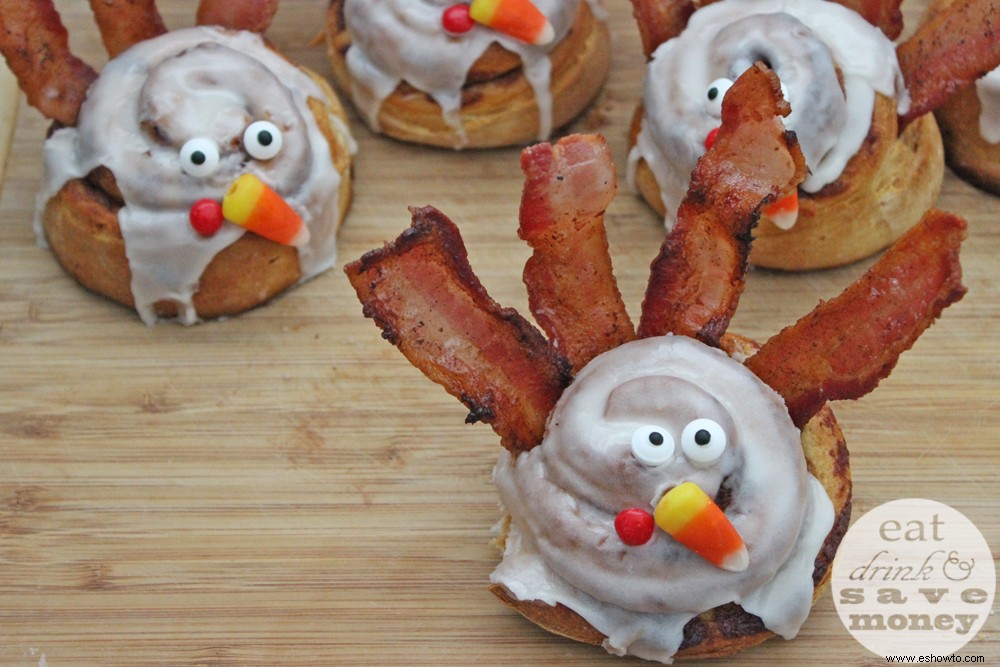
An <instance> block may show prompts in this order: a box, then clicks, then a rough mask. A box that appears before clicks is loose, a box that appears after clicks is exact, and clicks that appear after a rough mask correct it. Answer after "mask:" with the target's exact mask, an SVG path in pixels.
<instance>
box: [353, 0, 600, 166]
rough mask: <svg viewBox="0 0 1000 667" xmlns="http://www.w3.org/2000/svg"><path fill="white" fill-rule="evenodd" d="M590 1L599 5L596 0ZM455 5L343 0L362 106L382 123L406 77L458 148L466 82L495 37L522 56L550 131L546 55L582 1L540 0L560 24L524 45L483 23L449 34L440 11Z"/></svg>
mask: <svg viewBox="0 0 1000 667" xmlns="http://www.w3.org/2000/svg"><path fill="white" fill-rule="evenodd" d="M587 1H588V3H590V6H591V7H599V2H597V0H587ZM451 4H454V3H453V2H452V1H451V0H382V1H381V2H370V1H369V0H345V2H344V19H345V21H346V24H347V29H348V31H349V32H350V34H351V48H349V49H348V50H347V57H346V59H347V68H348V71H349V72H350V75H351V80H352V90H351V94H352V97H353V99H354V103H355V106H356V107H357V108H358V110H359V113H360V114H361V115H362V116H363V117H364V118H365V120H366V122H367V123H368V125H369V126H370V127H372V128H373V129H375V130H378V129H379V122H378V114H379V110H380V109H381V108H382V103H383V102H384V101H385V99H386V98H387V97H389V95H391V94H392V93H393V91H395V90H396V87H397V86H399V84H400V83H401V82H403V81H405V82H406V83H408V84H410V85H411V86H413V87H414V88H416V89H418V90H421V91H423V92H425V93H426V94H428V95H429V96H430V97H431V98H432V99H433V100H434V101H435V102H437V104H438V106H439V107H441V114H442V117H443V118H444V121H445V122H446V123H447V124H448V125H449V126H450V127H452V128H453V129H454V130H455V132H456V136H457V138H458V139H457V143H456V145H455V148H461V147H462V146H463V145H464V144H465V143H466V141H467V139H466V137H465V133H464V131H463V128H462V123H461V118H460V116H459V112H460V111H461V108H462V87H463V86H464V85H465V80H466V77H467V75H468V73H469V70H470V69H472V66H473V65H474V64H475V62H476V61H477V60H478V59H479V58H480V57H481V56H482V55H483V53H484V52H485V51H486V49H487V48H489V46H490V45H491V44H492V43H493V42H497V43H499V44H500V45H501V46H503V47H504V48H505V49H507V50H508V51H511V52H513V53H515V54H517V55H518V56H519V57H520V59H521V63H522V67H523V71H524V75H525V78H526V80H527V81H528V83H529V84H530V85H531V87H532V90H533V91H534V94H535V100H536V102H537V104H538V108H539V131H538V138H539V140H543V139H546V138H548V136H549V135H550V134H551V133H552V94H551V92H550V89H549V84H550V75H551V62H550V60H549V57H548V54H549V52H550V51H551V49H552V48H554V47H555V45H556V44H558V42H559V41H560V40H561V39H562V38H563V37H565V35H566V33H567V32H568V31H569V29H570V27H571V26H572V25H573V21H574V19H575V18H576V14H577V9H578V7H579V4H580V0H535V4H536V5H537V6H538V8H539V9H540V10H541V11H542V13H544V14H545V16H546V17H547V18H548V19H549V22H550V23H551V24H552V26H553V28H554V30H555V39H553V41H552V42H550V43H548V44H545V45H531V44H525V43H524V42H521V41H518V40H517V39H514V38H512V37H508V36H506V35H503V34H501V33H499V32H496V31H494V30H491V29H489V28H487V27H485V26H482V25H478V24H477V25H475V26H473V28H472V29H471V30H469V31H468V32H464V33H462V34H458V35H454V34H448V33H447V32H445V31H444V30H443V29H442V26H441V15H442V12H443V10H444V9H445V8H446V7H448V6H449V5H451ZM603 13H604V12H603V10H602V11H601V14H603ZM601 14H595V15H598V16H599V15H601Z"/></svg>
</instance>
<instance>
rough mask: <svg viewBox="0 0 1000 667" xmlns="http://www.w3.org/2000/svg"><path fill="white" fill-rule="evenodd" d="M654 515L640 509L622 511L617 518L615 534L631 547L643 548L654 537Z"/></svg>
mask: <svg viewBox="0 0 1000 667" xmlns="http://www.w3.org/2000/svg"><path fill="white" fill-rule="evenodd" d="M654 527H655V524H654V523H653V515H652V514H650V513H649V512H647V511H646V510H643V509H639V508H638V507H630V508H629V509H627V510H622V511H621V512H619V513H618V516H616V517H615V532H617V533H618V537H619V538H620V539H621V541H622V542H624V543H625V544H627V545H629V546H630V547H638V546H642V545H643V544H645V543H646V542H649V539H650V538H651V537H652V536H653V528H654Z"/></svg>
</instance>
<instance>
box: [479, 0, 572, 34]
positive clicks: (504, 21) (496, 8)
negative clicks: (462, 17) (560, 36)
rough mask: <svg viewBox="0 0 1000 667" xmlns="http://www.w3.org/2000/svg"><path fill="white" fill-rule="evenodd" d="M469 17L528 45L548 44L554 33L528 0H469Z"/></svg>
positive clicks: (533, 4)
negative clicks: (470, 0) (470, 1)
mask: <svg viewBox="0 0 1000 667" xmlns="http://www.w3.org/2000/svg"><path fill="white" fill-rule="evenodd" d="M469 16H470V17H471V18H472V20H473V21H475V22H476V23H481V24H482V25H485V26H487V27H489V28H492V29H493V30H496V31H497V32H502V33H504V34H505V35H510V36H511V37H513V38H514V39H519V40H521V41H522V42H526V43H528V44H548V43H549V42H551V41H552V40H553V39H554V38H555V36H556V35H555V30H553V28H552V24H551V23H549V20H548V19H547V18H545V14H543V13H542V12H541V11H539V9H538V7H536V6H535V3H533V2H531V0H472V4H471V5H469Z"/></svg>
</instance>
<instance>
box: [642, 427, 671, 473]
mask: <svg viewBox="0 0 1000 667" xmlns="http://www.w3.org/2000/svg"><path fill="white" fill-rule="evenodd" d="M632 454H633V455H635V458H637V459H639V462H640V463H643V464H645V465H648V466H657V465H660V464H661V463H665V462H666V461H668V460H669V459H670V457H671V456H673V455H674V437H673V436H672V435H670V433H668V432H667V430H666V429H664V428H661V427H659V426H642V427H640V428H637V429H636V430H635V433H633V434H632Z"/></svg>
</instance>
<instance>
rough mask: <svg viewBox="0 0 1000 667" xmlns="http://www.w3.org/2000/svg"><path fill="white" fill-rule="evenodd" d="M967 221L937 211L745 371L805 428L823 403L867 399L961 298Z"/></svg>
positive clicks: (751, 360)
mask: <svg viewBox="0 0 1000 667" xmlns="http://www.w3.org/2000/svg"><path fill="white" fill-rule="evenodd" d="M965 232H966V226H965V221H964V220H962V219H961V218H959V217H958V216H955V215H952V214H950V213H946V212H943V211H938V210H934V209H932V210H930V211H928V212H927V213H926V214H925V215H924V217H923V219H922V220H921V221H920V222H919V223H918V224H917V225H916V226H915V227H913V228H912V229H911V230H910V231H908V232H907V233H906V234H904V235H903V236H902V237H900V239H899V240H898V241H896V243H895V244H894V245H893V246H892V247H891V248H890V249H889V250H888V251H887V252H886V253H885V254H884V255H883V256H882V257H881V258H880V259H879V261H878V262H876V263H875V264H874V265H873V266H872V267H871V269H869V271H868V272H867V273H866V274H865V275H864V276H862V277H861V278H860V279H858V280H857V281H856V282H855V283H854V284H852V285H851V286H850V287H848V288H847V289H846V290H844V292H843V293H842V294H840V296H838V297H836V298H834V299H831V300H830V301H827V302H825V303H822V304H820V305H819V306H817V307H816V308H815V309H814V310H813V311H812V312H811V313H809V314H808V315H806V316H805V317H803V318H802V319H800V320H799V321H798V322H796V323H795V324H793V325H792V326H790V327H787V328H786V329H784V330H783V331H781V332H779V333H778V334H777V335H775V336H773V337H772V338H771V339H770V340H768V341H767V343H765V344H764V345H763V347H761V349H760V351H759V352H758V353H757V354H755V355H754V356H752V357H750V358H749V359H748V360H747V362H746V365H747V367H748V368H749V369H750V370H752V371H753V372H754V373H755V374H756V375H757V376H758V377H760V378H761V379H762V380H763V381H764V382H766V383H767V384H768V385H770V386H771V387H772V388H773V389H774V390H775V391H777V392H778V393H779V394H781V396H782V397H784V399H785V403H786V404H787V405H788V411H789V413H790V414H791V416H792V421H794V422H795V424H796V426H799V427H800V428H801V427H802V425H803V424H805V423H806V422H807V421H809V419H810V418H811V417H812V416H813V415H814V414H816V412H818V411H819V410H820V408H822V407H823V404H824V403H825V402H826V401H828V400H834V399H854V398H860V397H861V396H864V395H865V394H867V393H868V392H869V391H871V390H872V389H874V388H875V386H876V385H878V383H879V381H880V380H881V379H882V378H884V377H886V376H887V375H889V372H890V371H891V370H892V368H893V367H894V366H895V365H896V362H897V361H898V360H899V355H900V354H902V353H903V352H904V351H906V350H908V349H909V348H910V347H911V346H912V345H913V343H914V342H915V341H916V339H917V337H918V336H920V334H921V333H922V332H923V331H924V330H925V329H926V328H927V327H929V326H930V325H931V324H933V322H934V320H935V319H936V318H937V317H938V316H939V315H940V314H941V311H942V310H943V309H944V308H946V307H947V306H949V305H951V304H952V303H954V302H956V301H958V300H959V299H961V298H962V295H964V294H965V287H964V286H963V285H962V267H961V265H960V264H959V259H958V254H959V246H960V245H961V242H962V239H964V238H965Z"/></svg>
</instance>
